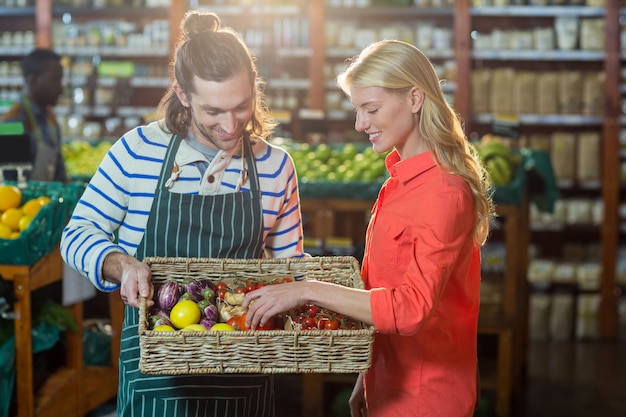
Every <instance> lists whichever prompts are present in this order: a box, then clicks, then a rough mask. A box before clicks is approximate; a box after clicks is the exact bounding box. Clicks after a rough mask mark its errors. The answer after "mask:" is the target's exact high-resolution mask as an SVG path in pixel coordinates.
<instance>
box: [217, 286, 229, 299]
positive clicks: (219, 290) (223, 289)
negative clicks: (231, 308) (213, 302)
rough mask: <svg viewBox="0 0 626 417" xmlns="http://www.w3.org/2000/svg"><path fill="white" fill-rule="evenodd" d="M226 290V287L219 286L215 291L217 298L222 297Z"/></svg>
mask: <svg viewBox="0 0 626 417" xmlns="http://www.w3.org/2000/svg"><path fill="white" fill-rule="evenodd" d="M227 291H228V289H226V288H220V289H218V290H217V291H215V294H217V298H219V299H220V300H223V299H224V294H226V292H227Z"/></svg>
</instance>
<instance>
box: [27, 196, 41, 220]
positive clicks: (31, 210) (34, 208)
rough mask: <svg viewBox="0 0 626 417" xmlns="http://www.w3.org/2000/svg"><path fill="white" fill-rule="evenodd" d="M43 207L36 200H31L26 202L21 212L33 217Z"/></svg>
mask: <svg viewBox="0 0 626 417" xmlns="http://www.w3.org/2000/svg"><path fill="white" fill-rule="evenodd" d="M42 207H43V204H41V202H40V201H39V199H38V198H33V199H32V200H28V201H27V202H26V203H24V205H23V206H22V211H23V212H24V214H28V215H29V216H32V217H35V216H36V215H37V213H39V210H41V208H42Z"/></svg>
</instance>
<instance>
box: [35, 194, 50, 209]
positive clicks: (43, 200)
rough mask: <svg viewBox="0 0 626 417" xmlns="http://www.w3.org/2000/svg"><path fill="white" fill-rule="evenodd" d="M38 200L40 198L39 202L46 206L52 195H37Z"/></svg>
mask: <svg viewBox="0 0 626 417" xmlns="http://www.w3.org/2000/svg"><path fill="white" fill-rule="evenodd" d="M37 200H39V204H41V205H42V206H45V205H46V204H48V203H49V202H50V197H48V196H47V195H42V196H41V197H37Z"/></svg>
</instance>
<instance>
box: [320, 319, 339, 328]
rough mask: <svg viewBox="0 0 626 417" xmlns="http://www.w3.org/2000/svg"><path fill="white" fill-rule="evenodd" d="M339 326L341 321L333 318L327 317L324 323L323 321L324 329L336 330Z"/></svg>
mask: <svg viewBox="0 0 626 417" xmlns="http://www.w3.org/2000/svg"><path fill="white" fill-rule="evenodd" d="M339 327H341V322H339V320H337V319H334V318H329V319H328V321H326V323H324V330H337V329H339Z"/></svg>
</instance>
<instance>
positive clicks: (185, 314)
mask: <svg viewBox="0 0 626 417" xmlns="http://www.w3.org/2000/svg"><path fill="white" fill-rule="evenodd" d="M201 315H202V313H201V311H200V307H198V304H196V303H195V302H194V301H191V300H180V301H179V302H177V303H176V304H175V305H174V307H172V310H171V311H170V321H171V322H172V324H173V325H174V327H176V328H177V329H182V328H184V327H187V326H189V325H190V324H196V323H199V322H200V316H201Z"/></svg>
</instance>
